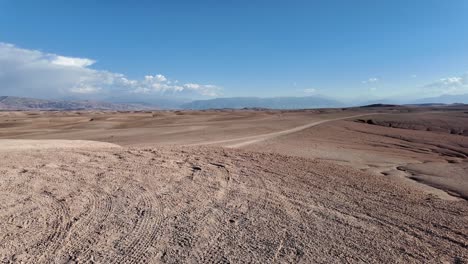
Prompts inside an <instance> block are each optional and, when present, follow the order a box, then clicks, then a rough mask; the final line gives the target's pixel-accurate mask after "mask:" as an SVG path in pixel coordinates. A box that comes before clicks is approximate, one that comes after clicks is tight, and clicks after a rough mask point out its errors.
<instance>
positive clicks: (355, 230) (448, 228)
mask: <svg viewBox="0 0 468 264" xmlns="http://www.w3.org/2000/svg"><path fill="white" fill-rule="evenodd" d="M467 200H468V107H467V106H464V105H451V106H424V107H422V106H419V107H416V106H375V107H360V108H343V109H315V110H294V111H293V110H291V111H282V110H265V109H244V110H229V109H225V110H207V111H188V110H186V111H140V112H139V111H133V112H112V111H4V112H0V261H2V262H3V263H465V262H467V261H468V203H467Z"/></svg>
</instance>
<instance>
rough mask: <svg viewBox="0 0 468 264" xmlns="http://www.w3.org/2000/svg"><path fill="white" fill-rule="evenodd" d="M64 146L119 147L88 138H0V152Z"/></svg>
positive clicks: (62, 147) (60, 147) (61, 147)
mask: <svg viewBox="0 0 468 264" xmlns="http://www.w3.org/2000/svg"><path fill="white" fill-rule="evenodd" d="M64 148H87V149H89V148H94V149H102V148H120V146H119V145H116V144H112V143H107V142H99V141H90V140H52V139H49V140H32V139H0V152H10V151H21V150H37V149H64Z"/></svg>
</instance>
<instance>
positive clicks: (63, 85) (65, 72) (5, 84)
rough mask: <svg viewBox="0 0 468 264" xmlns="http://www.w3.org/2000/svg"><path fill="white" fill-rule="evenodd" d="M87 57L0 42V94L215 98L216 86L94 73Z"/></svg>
mask: <svg viewBox="0 0 468 264" xmlns="http://www.w3.org/2000/svg"><path fill="white" fill-rule="evenodd" d="M95 63H96V61H95V60H92V59H88V58H73V57H66V56H61V55H57V54H51V53H45V52H42V51H38V50H29V49H23V48H19V47H17V46H15V45H12V44H8V43H1V42H0V95H15V96H29V97H37V96H40V97H50V98H57V97H67V96H68V97H70V96H71V97H72V96H80V97H88V98H90V99H95V98H103V97H108V96H125V95H135V94H144V95H145V94H153V95H159V94H160V95H164V96H186V97H190V96H206V97H210V96H217V95H219V93H220V91H221V89H220V88H219V87H218V86H216V85H210V84H209V85H206V84H197V83H192V82H189V83H186V84H179V82H178V81H172V80H169V79H168V78H166V77H165V76H164V75H161V74H156V75H147V76H145V77H144V78H143V79H141V80H132V79H129V78H127V77H126V76H125V75H123V74H120V73H114V72H110V71H105V70H95V69H92V68H90V66H92V65H94V64H95Z"/></svg>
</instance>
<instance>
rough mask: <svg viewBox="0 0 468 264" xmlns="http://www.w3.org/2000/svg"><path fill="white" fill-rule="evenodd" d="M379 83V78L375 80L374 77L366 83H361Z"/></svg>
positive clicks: (365, 82)
mask: <svg viewBox="0 0 468 264" xmlns="http://www.w3.org/2000/svg"><path fill="white" fill-rule="evenodd" d="M378 81H379V78H376V77H372V78H369V79H367V80H366V81H362V83H364V84H367V83H376V82H378Z"/></svg>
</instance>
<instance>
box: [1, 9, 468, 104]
mask: <svg viewBox="0 0 468 264" xmlns="http://www.w3.org/2000/svg"><path fill="white" fill-rule="evenodd" d="M0 42H2V43H3V44H2V45H0V94H1V90H2V89H3V90H4V93H9V94H10V95H25V94H31V95H35V94H42V95H44V94H45V93H47V95H48V96H50V97H61V96H66V95H68V94H67V93H68V92H70V93H72V94H75V95H77V96H78V95H80V96H85V97H90V98H93V97H96V98H99V97H103V96H104V95H105V96H110V95H112V94H117V95H120V96H126V95H128V96H131V95H134V94H149V93H151V94H157V95H161V96H174V97H187V98H209V97H220V96H221V97H228V96H263V97H269V96H289V95H292V96H304V95H313V94H321V95H328V96H332V97H339V98H379V97H394V96H413V97H423V96H435V95H440V94H445V93H451V94H456V93H468V77H467V74H466V73H467V72H468V1H465V0H450V1H442V0H438V1H435V0H413V1H400V0H392V1H383V0H381V1H375V0H373V1H371V0H368V1H364V0H355V1H345V0H342V1H337V0H328V1H275V0H270V1H253V0H251V1H242V0H239V1H178V0H175V1H88V0H81V1H75V0H73V1H58V0H57V1H49V0H42V1H33V0H30V1H21V0H0ZM2 52H3V60H2V54H1V53H2ZM31 52H36V53H34V54H33V55H31ZM25 56H26V58H25ZM54 56H55V57H54ZM5 58H6V59H5ZM57 58H61V60H57ZM66 58H71V59H83V60H85V61H79V60H75V61H72V63H71V64H72V65H71V64H70V61H71V60H66ZM38 60H40V61H41V65H40V66H37V65H38V64H37V63H36V62H37V61H38ZM86 60H87V61H86ZM63 62H66V63H63ZM28 65H29V66H28ZM30 65H33V66H30ZM59 66H60V67H59ZM73 67H74V68H73ZM2 68H3V72H2ZM6 68H8V70H6ZM25 68H26V69H27V70H24V71H20V70H17V71H15V70H14V69H25ZM32 68H34V69H32ZM44 72H46V73H47V74H44ZM54 76H55V77H57V78H56V79H54V78H55V77H54ZM70 76H71V77H70ZM145 76H150V77H151V78H152V79H151V78H150V79H151V80H150V79H148V78H145ZM35 78H39V79H40V80H38V81H36V79H35ZM41 78H42V79H41ZM45 78H48V79H45ZM67 78H68V79H67ZM122 78H125V80H122ZM25 79H30V80H31V83H28V82H26V81H25ZM103 79H105V80H103ZM109 79H112V81H109ZM116 79H118V80H116ZM33 80H34V82H33ZM36 83H39V84H40V83H43V86H40V85H39V84H37V85H36ZM46 83H48V84H50V83H52V84H51V85H49V86H51V87H52V88H48V87H46V86H47V85H46ZM54 85H56V87H55V86H54ZM36 86H37V88H36ZM48 89H50V90H48Z"/></svg>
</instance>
